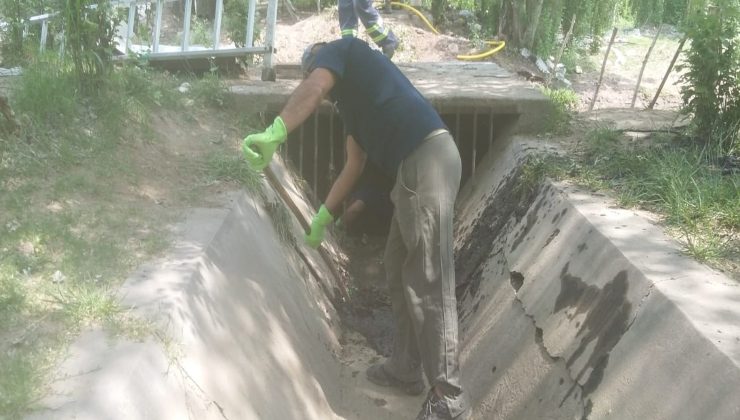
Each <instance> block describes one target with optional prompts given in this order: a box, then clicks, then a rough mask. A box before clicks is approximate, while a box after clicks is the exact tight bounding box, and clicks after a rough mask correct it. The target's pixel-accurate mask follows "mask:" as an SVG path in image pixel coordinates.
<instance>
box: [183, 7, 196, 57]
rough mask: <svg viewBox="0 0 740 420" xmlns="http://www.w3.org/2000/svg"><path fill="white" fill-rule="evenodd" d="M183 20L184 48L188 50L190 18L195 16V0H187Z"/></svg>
mask: <svg viewBox="0 0 740 420" xmlns="http://www.w3.org/2000/svg"><path fill="white" fill-rule="evenodd" d="M183 16H184V17H183V22H182V50H181V51H187V50H188V46H189V45H190V19H191V18H192V16H193V0H185V13H183Z"/></svg>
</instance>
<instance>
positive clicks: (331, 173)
mask: <svg viewBox="0 0 740 420" xmlns="http://www.w3.org/2000/svg"><path fill="white" fill-rule="evenodd" d="M335 171H336V169H335V167H334V110H333V109H330V110H329V183H330V184H333V183H334V173H335Z"/></svg>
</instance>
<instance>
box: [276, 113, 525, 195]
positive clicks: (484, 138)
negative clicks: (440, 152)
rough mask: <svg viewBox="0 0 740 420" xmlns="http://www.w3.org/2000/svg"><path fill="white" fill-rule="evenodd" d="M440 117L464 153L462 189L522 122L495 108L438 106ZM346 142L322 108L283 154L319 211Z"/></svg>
mask: <svg viewBox="0 0 740 420" xmlns="http://www.w3.org/2000/svg"><path fill="white" fill-rule="evenodd" d="M437 112H439V114H440V116H441V117H442V120H443V121H444V122H445V124H446V125H447V128H448V129H449V130H450V133H451V134H452V136H453V138H454V139H455V144H456V145H457V147H458V150H459V151H460V158H461V159H462V179H461V183H460V185H461V186H462V185H465V183H466V182H467V181H468V179H470V178H471V177H472V176H474V175H475V172H476V167H477V165H478V164H480V162H481V161H482V160H483V157H484V156H485V155H486V154H487V153H488V151H489V150H490V149H491V148H492V147H493V144H494V143H496V142H498V141H501V140H502V139H504V138H505V137H507V136H508V135H509V133H511V131H512V129H513V127H514V126H515V125H516V123H517V120H518V119H519V115H518V114H514V113H510V112H505V113H502V112H501V111H500V110H497V109H496V108H495V107H493V106H476V107H463V106H437ZM276 115H277V114H274V115H271V116H270V120H271V119H272V118H273V117H274V116H276ZM346 137H347V135H346V132H345V131H344V126H343V124H342V121H341V118H340V117H339V114H338V113H337V112H336V110H335V109H334V108H333V107H330V106H322V107H321V108H320V109H319V110H318V111H316V112H314V114H313V115H312V116H311V117H309V118H308V119H307V120H306V121H305V122H304V123H303V124H302V125H301V126H300V127H299V128H298V129H297V130H294V131H293V132H292V133H291V134H290V136H289V138H288V141H286V142H285V143H284V146H283V147H282V148H281V153H282V156H283V158H284V159H285V160H286V161H288V162H290V164H291V165H292V167H293V169H294V170H295V171H296V172H297V173H298V174H299V175H300V176H301V177H302V178H303V179H304V180H305V181H306V184H307V186H308V187H309V189H310V193H309V195H310V196H311V197H310V198H311V200H312V201H313V204H314V205H317V204H320V200H322V199H323V198H324V197H326V195H327V194H328V193H329V189H330V188H331V185H332V184H333V182H334V180H335V179H336V177H337V175H338V174H339V172H340V171H341V169H342V168H343V167H344V162H345V160H346V155H345V139H346Z"/></svg>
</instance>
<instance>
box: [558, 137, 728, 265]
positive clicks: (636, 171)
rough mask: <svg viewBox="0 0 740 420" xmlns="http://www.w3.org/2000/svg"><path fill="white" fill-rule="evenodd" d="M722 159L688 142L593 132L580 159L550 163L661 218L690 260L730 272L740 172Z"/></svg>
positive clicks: (561, 172)
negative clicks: (731, 169)
mask: <svg viewBox="0 0 740 420" xmlns="http://www.w3.org/2000/svg"><path fill="white" fill-rule="evenodd" d="M720 157H721V154H719V153H717V151H716V150H713V149H710V148H706V147H699V146H697V145H696V144H695V143H693V142H691V141H687V140H686V139H685V138H680V139H676V138H673V137H669V136H667V135H659V136H657V137H655V138H652V139H650V140H647V141H640V142H630V141H627V139H626V138H625V137H624V135H623V134H621V133H619V132H616V131H612V130H608V129H603V128H602V129H596V130H594V131H592V132H590V133H589V134H588V136H587V138H586V141H585V142H584V144H583V145H582V146H581V151H580V154H579V155H577V156H576V157H575V158H573V159H563V158H558V159H553V160H551V164H552V165H551V166H550V167H549V168H550V169H549V170H548V173H549V174H550V175H551V176H554V177H556V178H569V179H571V180H573V181H574V182H576V183H577V184H579V185H581V186H585V187H587V188H589V189H591V190H610V191H614V193H615V194H616V197H617V201H618V203H619V205H621V206H624V207H640V208H644V209H648V210H651V211H654V212H656V213H657V214H660V215H662V216H663V218H664V222H665V223H666V225H667V226H668V228H669V230H671V231H672V232H674V233H675V234H676V236H677V237H678V238H679V239H680V240H681V242H682V243H683V245H684V248H685V251H686V252H687V253H688V254H689V255H691V256H693V257H695V258H696V259H698V260H700V261H705V262H708V263H712V264H715V265H718V266H720V267H727V266H728V262H730V261H732V260H733V259H735V260H736V259H737V258H738V256H739V255H740V236H738V234H739V233H740V174H739V173H732V172H728V171H727V170H726V169H725V168H723V166H722V163H723V162H722V160H721V158H720Z"/></svg>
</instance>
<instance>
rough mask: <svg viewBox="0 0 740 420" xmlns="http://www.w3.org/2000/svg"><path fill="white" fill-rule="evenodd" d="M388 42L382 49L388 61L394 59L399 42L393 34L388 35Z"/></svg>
mask: <svg viewBox="0 0 740 420" xmlns="http://www.w3.org/2000/svg"><path fill="white" fill-rule="evenodd" d="M387 41H388V42H386V43H385V44H383V46H382V47H380V48H381V49H382V50H383V55H385V56H386V57H388V59H389V60H390V59H392V58H393V54H395V53H396V49H397V48H398V40H397V39H396V36H395V35H394V34H393V32H391V33H390V34H389V35H388V38H387Z"/></svg>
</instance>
